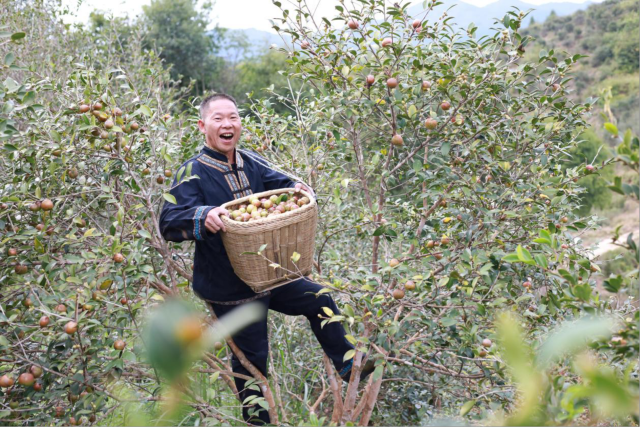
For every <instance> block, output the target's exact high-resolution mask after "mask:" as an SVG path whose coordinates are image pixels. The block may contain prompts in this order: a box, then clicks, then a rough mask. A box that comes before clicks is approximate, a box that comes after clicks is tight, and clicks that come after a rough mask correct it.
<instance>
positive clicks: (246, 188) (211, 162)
mask: <svg viewBox="0 0 640 427" xmlns="http://www.w3.org/2000/svg"><path fill="white" fill-rule="evenodd" d="M235 153H236V170H237V176H236V173H235V171H234V168H233V167H232V166H231V164H229V160H228V159H227V156H226V155H225V154H222V153H221V152H219V151H216V150H213V149H211V148H210V147H206V146H205V147H203V148H202V151H200V155H199V156H198V161H199V162H200V163H203V164H205V165H207V166H210V167H212V168H213V169H216V170H217V171H219V172H222V175H223V176H224V178H225V180H226V182H227V185H228V186H229V188H230V189H231V193H232V194H233V197H234V199H239V198H241V197H245V196H249V195H251V194H253V191H251V185H250V184H249V179H248V178H247V175H246V174H245V173H244V160H243V159H242V156H241V155H240V152H239V151H238V150H235Z"/></svg>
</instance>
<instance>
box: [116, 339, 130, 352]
mask: <svg viewBox="0 0 640 427" xmlns="http://www.w3.org/2000/svg"><path fill="white" fill-rule="evenodd" d="M126 345H127V343H125V342H124V341H122V340H117V341H116V342H114V343H113V348H115V349H116V350H118V351H122V350H124V348H125V347H126Z"/></svg>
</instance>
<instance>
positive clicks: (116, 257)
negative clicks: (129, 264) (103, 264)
mask: <svg viewBox="0 0 640 427" xmlns="http://www.w3.org/2000/svg"><path fill="white" fill-rule="evenodd" d="M113 261H114V262H116V263H118V264H120V263H121V262H124V255H122V254H121V253H117V254H114V255H113Z"/></svg>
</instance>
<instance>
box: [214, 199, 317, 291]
mask: <svg viewBox="0 0 640 427" xmlns="http://www.w3.org/2000/svg"><path fill="white" fill-rule="evenodd" d="M288 192H293V189H292V188H280V189H277V190H271V191H264V192H262V193H256V194H252V195H251V196H248V197H243V198H241V199H236V200H233V201H230V202H227V203H225V204H223V205H222V207H223V208H225V209H227V210H229V211H231V210H232V207H234V206H238V205H241V204H243V203H248V201H249V199H250V198H251V197H257V198H259V199H261V198H263V197H266V198H269V197H270V196H272V195H276V196H277V195H280V194H282V193H288ZM298 193H302V194H303V195H304V196H307V197H308V198H309V200H310V203H308V204H306V205H303V206H301V207H300V208H299V209H296V210H292V211H288V212H284V213H283V214H280V215H277V216H272V217H269V218H261V219H257V220H254V221H249V222H239V221H234V220H232V219H230V218H228V217H227V216H221V217H220V218H221V220H222V222H223V223H224V225H225V228H226V231H225V232H223V233H222V242H223V244H224V247H225V249H226V251H227V255H228V256H229V260H230V261H231V265H232V266H233V271H235V273H236V275H237V276H238V277H239V278H240V279H241V280H242V281H243V282H245V283H246V284H247V285H249V286H250V287H251V289H253V291H254V292H264V291H266V290H268V289H272V288H275V287H277V286H282V285H284V284H286V283H289V282H291V281H293V280H296V279H298V278H300V277H301V276H304V275H307V274H309V273H311V268H312V266H313V251H314V248H315V235H316V227H317V223H318V204H317V203H316V200H315V198H314V197H313V196H311V195H310V194H309V193H307V192H306V191H299V192H298ZM263 245H266V247H265V248H264V249H263V250H262V252H261V255H255V254H247V253H246V252H258V250H259V249H260V247H262V246H263ZM294 253H298V254H300V258H299V259H298V261H297V262H294V261H293V260H292V259H291V257H292V256H293V254H294ZM265 258H266V259H265ZM275 265H278V266H275Z"/></svg>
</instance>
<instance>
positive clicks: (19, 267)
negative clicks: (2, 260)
mask: <svg viewBox="0 0 640 427" xmlns="http://www.w3.org/2000/svg"><path fill="white" fill-rule="evenodd" d="M13 270H14V271H15V272H16V274H27V272H28V271H29V267H27V266H26V265H24V264H17V265H16V266H15V267H14V268H13Z"/></svg>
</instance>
